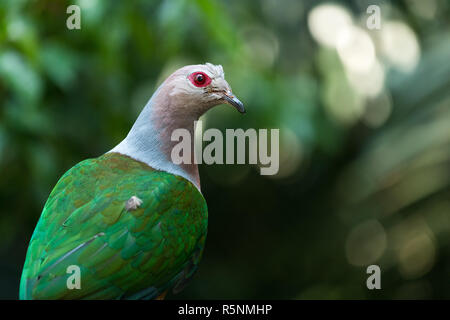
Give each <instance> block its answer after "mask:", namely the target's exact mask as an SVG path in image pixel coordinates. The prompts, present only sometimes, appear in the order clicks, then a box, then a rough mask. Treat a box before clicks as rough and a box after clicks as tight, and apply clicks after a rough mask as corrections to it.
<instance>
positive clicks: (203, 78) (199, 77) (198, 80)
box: [189, 72, 211, 87]
mask: <svg viewBox="0 0 450 320" xmlns="http://www.w3.org/2000/svg"><path fill="white" fill-rule="evenodd" d="M189 80H191V82H192V84H193V85H194V86H196V87H206V86H207V85H209V84H210V83H211V78H210V77H208V75H206V74H205V73H203V72H194V73H191V74H190V75H189Z"/></svg>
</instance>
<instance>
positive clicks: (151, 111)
mask: <svg viewBox="0 0 450 320" xmlns="http://www.w3.org/2000/svg"><path fill="white" fill-rule="evenodd" d="M169 93H170V92H165V88H164V87H163V86H161V87H160V88H159V89H158V90H157V91H156V92H155V93H154V95H153V97H152V98H151V99H150V101H149V102H148V103H147V105H146V106H145V107H144V109H143V110H142V112H141V114H140V115H139V117H138V118H137V120H136V122H135V123H134V125H133V127H132V128H131V130H130V132H129V133H128V135H127V137H126V138H125V139H124V140H123V141H122V142H120V143H119V144H118V145H117V146H116V147H115V148H113V149H112V150H111V151H109V152H117V153H120V154H124V155H127V156H129V157H131V158H133V159H135V160H138V161H141V162H144V163H146V164H147V165H149V166H150V167H152V168H154V169H156V170H160V171H165V172H168V173H171V174H174V175H178V176H181V177H183V178H185V179H187V180H189V181H190V182H192V183H193V184H194V185H195V186H196V187H197V189H198V190H200V177H199V174H198V167H197V164H195V162H194V158H193V157H194V146H193V144H194V132H195V129H194V121H195V120H197V119H198V115H193V114H188V113H181V114H175V115H174V112H173V110H179V109H180V108H177V107H176V106H174V104H175V103H177V101H175V99H171V97H170V94H169ZM181 109H183V108H181ZM185 109H187V108H185ZM175 129H186V130H188V131H189V133H190V137H191V155H192V159H191V161H190V163H189V164H184V163H182V164H175V163H174V162H173V161H172V159H171V153H172V149H173V147H174V146H175V145H176V144H177V143H179V141H172V140H171V136H172V132H173V131H174V130H175Z"/></svg>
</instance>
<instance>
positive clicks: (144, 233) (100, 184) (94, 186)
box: [20, 153, 208, 299]
mask: <svg viewBox="0 0 450 320" xmlns="http://www.w3.org/2000/svg"><path fill="white" fill-rule="evenodd" d="M132 196H136V197H138V198H140V199H141V200H142V204H141V205H140V206H139V207H138V208H137V209H136V210H126V208H125V205H126V203H127V201H128V200H129V199H130V198H131V197H132ZM207 215H208V214H207V207H206V202H205V200H204V198H203V196H202V195H201V193H200V192H199V191H198V190H197V188H196V187H195V186H194V185H193V184H192V183H191V182H189V181H187V180H186V179H184V178H182V177H179V176H175V175H172V174H169V173H166V172H162V171H156V170H154V169H152V168H150V167H148V166H147V165H146V164H144V163H141V162H138V161H135V160H133V159H131V158H129V157H127V156H123V155H120V154H117V153H109V154H106V155H103V156H101V157H99V158H96V159H89V160H85V161H83V162H81V163H79V164H77V165H76V166H74V167H73V168H72V169H70V170H69V171H68V172H66V173H65V174H64V175H63V177H61V179H60V180H59V182H58V183H57V185H56V186H55V188H54V189H53V191H52V193H51V194H50V196H49V198H48V200H47V203H46V204H45V207H44V210H43V212H42V216H41V218H40V220H39V222H38V224H37V226H36V229H35V231H34V233H33V236H32V239H31V241H30V244H29V247H28V252H27V257H26V261H25V266H24V269H23V273H22V279H21V284H20V298H21V299H116V298H121V299H140V298H148V299H152V298H155V297H156V296H158V295H159V294H161V293H163V292H164V291H166V290H168V289H170V288H174V290H178V289H181V287H182V286H183V285H184V283H185V281H186V280H187V279H188V278H189V277H190V276H191V275H192V274H193V273H194V271H195V270H196V267H197V264H198V262H199V260H200V258H201V254H202V250H203V246H204V242H205V238H206V232H207ZM71 265H76V266H79V267H80V270H81V289H72V290H70V289H68V288H67V279H68V278H69V276H70V275H71V274H70V273H67V268H68V267H69V266H71Z"/></svg>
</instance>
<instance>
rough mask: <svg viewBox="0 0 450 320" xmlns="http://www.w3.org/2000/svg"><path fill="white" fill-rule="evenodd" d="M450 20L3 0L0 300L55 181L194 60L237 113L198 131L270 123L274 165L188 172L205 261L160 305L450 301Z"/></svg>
mask: <svg viewBox="0 0 450 320" xmlns="http://www.w3.org/2000/svg"><path fill="white" fill-rule="evenodd" d="M70 4H78V5H79V6H80V7H81V10H82V12H81V30H68V29H67V28H66V19H67V17H68V16H69V15H68V14H66V8H67V7H68V6H69V5H70ZM369 5H378V6H379V7H380V9H381V11H380V12H381V28H380V29H379V30H369V29H368V28H367V26H366V22H367V19H368V18H369V16H370V14H368V13H367V12H366V9H367V7H368V6H369ZM449 17H450V3H449V2H448V1H443V0H429V1H421V0H409V1H406V0H405V1H376V0H370V1H364V0H355V1H346V2H338V1H335V2H330V1H323V2H321V1H312V0H308V1H299V0H282V1H279V0H264V1H252V0H229V1H225V0H224V1H219V0H215V1H207V0H195V1H191V0H189V1H188V0H168V1H144V0H140V1H100V0H83V1H81V0H80V1H75V0H73V1H59V0H39V1H37V0H36V1H25V0H2V1H1V2H0V240H1V241H0V298H8V299H15V298H17V295H18V285H19V277H20V274H21V270H22V264H23V261H24V258H25V253H26V248H27V245H28V241H29V239H30V237H31V234H32V231H33V229H34V227H35V224H36V222H37V220H38V218H39V216H40V213H41V210H42V207H43V205H44V203H45V200H46V199H47V197H48V195H49V193H50V191H51V189H52V187H53V186H54V185H55V183H56V182H57V180H58V178H59V177H60V176H61V175H62V174H63V173H64V172H65V171H66V170H68V169H69V168H70V167H72V166H73V165H74V164H76V163H77V162H79V161H81V160H83V159H86V158H92V157H97V156H99V155H101V154H102V153H104V152H106V151H108V150H110V149H111V148H112V147H114V146H115V145H116V144H117V143H119V142H120V141H121V139H123V138H124V137H125V135H126V134H127V132H128V130H129V129H130V127H131V125H132V124H133V122H134V120H135V119H136V117H137V115H138V114H139V112H140V110H141V109H142V108H143V106H144V105H145V103H146V102H147V100H148V99H149V98H150V97H151V95H152V93H153V91H154V90H155V88H156V87H157V85H158V84H159V83H160V82H161V81H162V80H163V79H164V77H165V76H167V75H168V74H169V73H171V72H172V71H174V70H175V69H176V68H178V67H180V66H183V65H186V64H192V63H204V62H211V63H215V64H222V65H223V67H224V70H225V74H226V79H227V80H228V82H229V83H230V84H231V85H232V87H233V91H234V92H235V94H236V95H237V96H238V97H239V98H240V99H241V100H242V101H244V103H245V104H246V108H247V114H246V115H245V116H241V115H240V114H238V113H237V112H236V111H235V110H233V109H232V108H230V107H226V106H221V107H217V108H215V109H214V110H212V111H210V112H209V113H208V114H207V115H206V116H205V117H204V118H203V120H204V129H206V128H208V127H217V128H221V129H222V130H224V129H225V128H280V139H281V146H280V171H279V173H278V174H277V175H275V176H261V175H260V174H259V169H258V167H256V166H252V165H236V166H232V165H226V166H225V165H212V166H205V165H201V166H200V172H201V180H202V189H203V192H204V195H205V197H206V199H207V202H208V206H209V217H210V219H209V234H208V239H207V245H206V248H205V252H204V258H203V261H202V263H201V265H200V269H199V272H198V273H197V275H196V276H195V277H194V279H193V281H192V282H191V283H190V285H189V286H188V287H187V288H186V289H185V290H184V291H183V292H182V293H181V294H179V295H176V296H173V295H172V296H170V297H169V298H180V299H181V298H192V299H197V298H208V299H216V298H224V299H227V298H235V299H245V298H261V299H306V298H319V299H334V298H339V299H349V298H355V299H379V298H385V299H399V298H447V299H448V298H450V283H449V280H450V246H449V240H450V63H449V61H450V60H449V57H450V18H449ZM371 264H377V265H379V266H380V267H381V271H382V276H381V287H382V289H381V290H372V291H371V290H368V289H367V288H366V279H367V277H368V275H367V274H366V268H367V266H369V265H371Z"/></svg>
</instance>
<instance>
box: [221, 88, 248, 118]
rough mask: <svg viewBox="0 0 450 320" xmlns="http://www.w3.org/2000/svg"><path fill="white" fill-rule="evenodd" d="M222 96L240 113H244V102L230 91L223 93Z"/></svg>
mask: <svg viewBox="0 0 450 320" xmlns="http://www.w3.org/2000/svg"><path fill="white" fill-rule="evenodd" d="M223 98H224V100H225V103H227V104H229V105H232V106H233V107H235V108H236V109H237V111H239V112H240V113H245V108H244V104H243V103H242V102H241V101H240V100H239V99H238V98H236V97H235V96H234V95H233V94H232V93H230V92H227V93H225V94H224V95H223Z"/></svg>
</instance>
